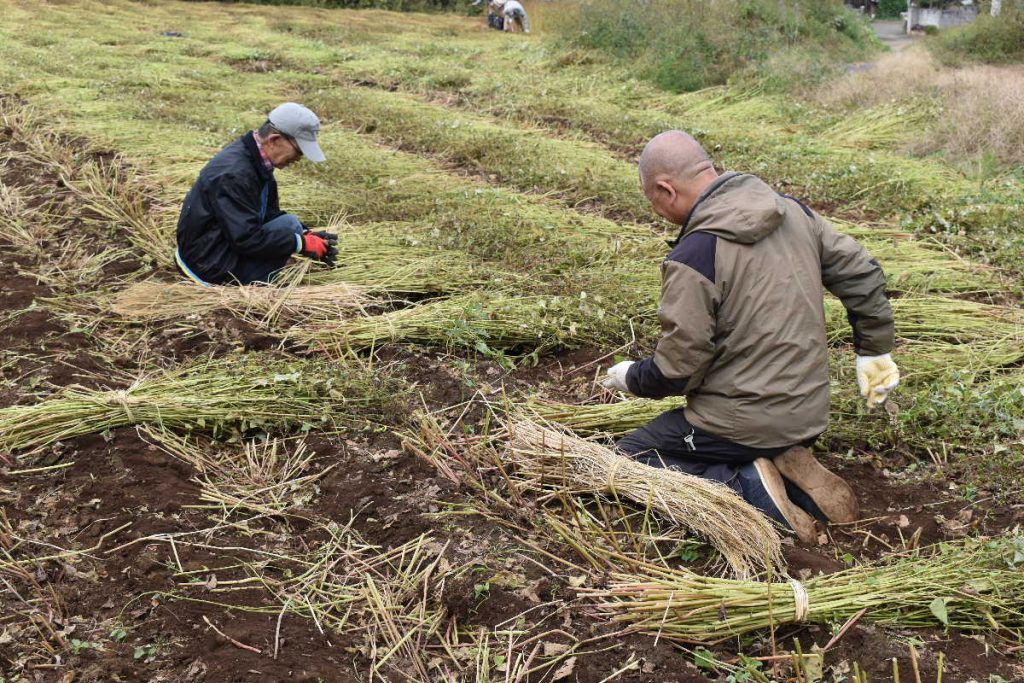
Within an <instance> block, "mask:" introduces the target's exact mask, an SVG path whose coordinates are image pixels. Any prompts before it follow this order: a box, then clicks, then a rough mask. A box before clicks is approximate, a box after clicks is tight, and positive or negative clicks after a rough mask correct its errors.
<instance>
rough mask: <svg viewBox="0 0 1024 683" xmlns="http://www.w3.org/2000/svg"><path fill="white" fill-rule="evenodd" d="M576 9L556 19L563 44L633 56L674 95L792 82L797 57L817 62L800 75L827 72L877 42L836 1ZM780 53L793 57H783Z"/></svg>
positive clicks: (601, 4)
mask: <svg viewBox="0 0 1024 683" xmlns="http://www.w3.org/2000/svg"><path fill="white" fill-rule="evenodd" d="M575 10H576V11H570V12H564V13H560V14H559V15H558V16H556V17H553V18H552V21H551V23H552V24H553V25H554V29H555V31H556V32H558V33H559V34H560V36H561V38H562V39H563V42H564V43H566V44H568V45H569V46H570V47H571V48H580V47H582V48H587V49H591V50H595V51H599V52H604V53H606V54H609V55H611V56H612V57H614V58H617V59H620V60H630V62H631V63H633V64H635V65H636V68H637V69H638V71H639V72H640V73H641V74H643V75H644V76H645V77H647V78H648V79H650V80H652V81H653V82H655V83H656V84H658V85H659V86H661V87H662V88H664V89H666V90H671V91H676V92H683V91H691V90H697V89H700V88H704V87H707V86H711V85H719V84H723V83H725V82H726V81H728V80H729V79H730V78H732V77H733V76H736V75H753V76H755V77H757V78H759V79H765V78H767V79H768V80H769V81H771V82H773V83H775V84H777V85H779V86H780V87H788V86H789V85H790V84H791V83H792V82H793V80H794V79H792V78H790V77H787V71H788V70H790V69H791V68H792V66H793V59H792V58H793V57H794V56H795V55H804V56H806V57H807V61H808V62H811V61H813V62H815V68H813V69H804V68H803V67H801V68H798V69H797V70H796V71H797V72H799V73H800V74H801V76H800V78H799V79H796V80H802V79H803V78H806V77H810V76H811V75H812V74H817V73H818V72H821V73H824V71H827V70H823V69H821V68H819V67H821V66H824V65H829V64H836V63H841V62H843V61H849V60H851V59H857V58H861V57H863V56H864V54H865V53H866V52H868V51H869V50H871V49H872V48H873V47H875V46H877V44H878V43H877V41H876V40H875V38H874V35H873V33H872V32H871V30H870V28H869V27H868V26H867V25H866V24H865V23H864V21H863V20H861V19H860V18H859V17H857V16H856V15H855V14H854V13H853V12H851V11H849V10H848V9H846V8H845V7H843V5H842V3H841V2H839V0H822V1H821V2H813V3H807V2H798V1H797V0H722V1H721V2H715V3H709V2H705V1H704V0H649V1H646V2H642V3H641V2H638V1H637V0H579V1H578V2H577V3H576V5H575ZM781 53H788V58H787V57H783V58H781V59H780V58H779V55H780V54H781ZM773 65H774V68H773ZM814 77H817V75H815V76H814Z"/></svg>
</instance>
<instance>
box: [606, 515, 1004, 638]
mask: <svg viewBox="0 0 1024 683" xmlns="http://www.w3.org/2000/svg"><path fill="white" fill-rule="evenodd" d="M1022 548H1024V538H1022V537H1021V536H1020V535H1019V534H1017V535H1014V536H1008V537H1004V538H1000V539H996V540H979V539H970V540H967V541H962V542H959V543H950V544H942V545H940V546H938V547H933V548H927V549H922V550H918V551H915V552H914V553H912V554H909V555H904V556H902V557H897V558H895V559H889V560H887V561H885V562H880V563H876V564H871V565H864V566H860V567H854V568H851V569H846V570H844V571H840V572H837V573H835V574H828V575H825V576H816V577H814V578H812V579H810V580H808V581H805V582H800V581H797V580H795V579H789V580H788V581H787V582H786V583H769V582H762V581H738V580H731V579H721V578H715V577H708V576H701V575H698V574H695V573H693V572H691V571H687V570H685V569H665V568H664V567H656V566H653V565H651V566H649V567H648V568H647V575H628V574H616V575H613V576H612V583H611V585H610V586H609V587H608V588H602V589H595V590H592V591H590V597H591V598H592V599H593V600H594V601H595V602H596V604H597V606H598V608H599V609H600V610H601V611H602V612H604V613H606V614H609V615H611V617H612V619H613V620H614V621H618V622H625V623H629V624H632V626H633V629H634V630H636V631H639V632H643V633H650V634H652V635H653V634H656V635H658V637H660V638H667V639H669V640H674V641H678V642H684V643H700V644H713V643H717V642H721V641H724V640H728V639H731V638H735V637H736V636H739V635H742V634H744V633H749V632H750V631H755V630H758V629H763V628H769V627H777V626H784V625H787V624H796V623H801V622H812V623H819V624H827V623H836V622H844V621H846V620H848V619H850V618H852V617H853V616H854V615H855V614H857V613H858V612H860V611H861V610H862V609H866V610H867V612H866V614H865V618H866V619H868V620H870V621H873V622H875V623H878V624H886V625H892V626H899V627H929V626H932V627H934V626H950V627H954V628H959V629H964V630H968V631H984V630H989V629H991V630H1000V629H1003V630H1016V631H1017V633H1018V638H1019V634H1020V629H1021V628H1024V607H1022V605H1024V564H1022V563H1021V557H1022V550H1021V549H1022Z"/></svg>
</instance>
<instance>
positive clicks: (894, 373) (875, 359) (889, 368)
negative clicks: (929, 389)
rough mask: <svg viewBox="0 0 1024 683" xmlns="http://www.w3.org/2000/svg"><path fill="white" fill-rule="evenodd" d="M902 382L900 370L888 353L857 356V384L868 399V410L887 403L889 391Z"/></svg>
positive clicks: (861, 393) (862, 394)
mask: <svg viewBox="0 0 1024 683" xmlns="http://www.w3.org/2000/svg"><path fill="white" fill-rule="evenodd" d="M899 383H900V371H899V368H897V367H896V364H895V363H893V362H892V356H891V355H890V354H888V353H886V354H883V355H881V356H857V386H859V387H860V395H861V396H863V397H864V398H865V399H867V405H868V410H870V409H872V408H874V407H875V406H878V405H881V404H883V403H885V399H887V398H889V392H890V391H892V390H893V389H895V388H896V385H897V384H899Z"/></svg>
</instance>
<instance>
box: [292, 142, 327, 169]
mask: <svg viewBox="0 0 1024 683" xmlns="http://www.w3.org/2000/svg"><path fill="white" fill-rule="evenodd" d="M295 142H297V143H299V149H301V150H302V156H304V157H306V158H307V159H309V160H310V161H312V162H313V163H314V164H319V163H320V162H321V161H327V157H325V156H324V153H323V150H321V149H320V145H318V144H317V142H316V140H303V139H302V138H295Z"/></svg>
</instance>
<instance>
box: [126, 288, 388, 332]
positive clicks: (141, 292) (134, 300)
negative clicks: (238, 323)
mask: <svg viewBox="0 0 1024 683" xmlns="http://www.w3.org/2000/svg"><path fill="white" fill-rule="evenodd" d="M372 303H374V300H373V299H372V298H371V297H370V296H369V294H368V288H366V287H360V286H355V285H350V284H346V283H342V282H338V283H333V284H327V285H293V286H285V287H275V286H266V285H239V286H225V287H200V286H198V285H196V284H192V283H185V282H178V283H166V282H156V281H153V280H148V281H146V282H140V283H138V284H135V285H132V286H131V287H129V288H128V289H125V290H123V291H121V292H119V293H118V294H117V295H116V297H115V298H114V300H113V302H112V304H111V307H110V308H111V310H112V311H113V312H114V313H116V314H117V315H118V316H120V317H121V318H123V319H125V320H130V321H137V322H149V321H159V320H171V319H174V318H182V317H185V316H187V315H191V314H195V313H199V314H203V313H211V312H213V311H218V310H226V311H230V312H231V313H233V314H235V315H237V316H238V317H240V318H243V319H245V320H251V321H253V322H258V323H262V324H269V323H273V322H275V321H277V320H279V319H283V320H287V321H290V322H308V321H313V320H322V321H334V320H339V319H341V318H344V317H350V316H352V315H353V314H354V313H359V312H360V311H362V310H364V308H365V307H366V306H368V305H371V304H372Z"/></svg>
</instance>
